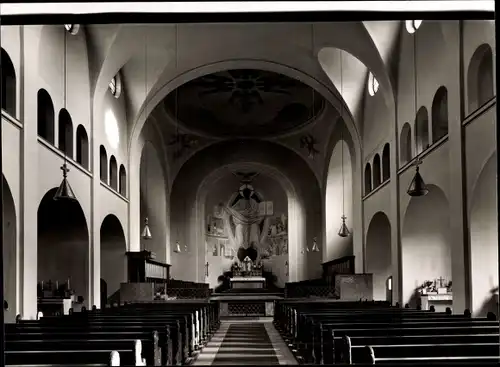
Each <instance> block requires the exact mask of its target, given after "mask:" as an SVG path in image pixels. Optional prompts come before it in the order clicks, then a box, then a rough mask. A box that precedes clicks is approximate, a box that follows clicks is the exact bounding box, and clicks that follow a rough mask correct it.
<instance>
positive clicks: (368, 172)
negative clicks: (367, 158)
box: [365, 163, 372, 195]
mask: <svg viewBox="0 0 500 367" xmlns="http://www.w3.org/2000/svg"><path fill="white" fill-rule="evenodd" d="M370 192H372V166H370V163H367V164H366V167H365V195H368V194H369V193H370Z"/></svg>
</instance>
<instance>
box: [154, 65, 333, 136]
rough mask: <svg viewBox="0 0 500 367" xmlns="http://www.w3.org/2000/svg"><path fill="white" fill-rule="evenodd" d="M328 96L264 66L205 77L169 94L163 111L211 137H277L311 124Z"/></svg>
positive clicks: (188, 126) (180, 122) (193, 129)
mask: <svg viewBox="0 0 500 367" xmlns="http://www.w3.org/2000/svg"><path fill="white" fill-rule="evenodd" d="M325 103H326V102H325V100H324V98H323V97H322V96H321V95H320V94H319V93H317V92H314V90H313V89H312V88H310V87H309V86H307V85H305V84H304V83H302V82H300V81H298V80H296V79H292V78H290V77H287V76H284V75H281V74H278V73H274V72H270V71H263V70H251V69H237V70H227V71H222V72H218V73H214V74H209V75H205V76H202V77H199V78H197V79H194V80H192V81H190V82H188V83H186V84H184V85H182V86H181V87H179V88H177V89H176V90H174V91H173V92H172V93H170V94H169V95H168V96H167V97H166V98H165V100H164V103H163V106H164V108H165V111H166V112H167V113H168V114H169V115H170V116H171V117H172V119H173V121H177V122H178V123H179V124H180V125H181V126H184V127H185V128H187V129H189V130H190V131H192V132H198V133H201V134H206V135H209V136H212V137H220V138H229V137H247V138H258V137H277V136H280V135H284V134H287V133H291V132H293V131H296V130H298V129H299V128H301V127H304V126H305V125H307V124H309V123H311V122H313V121H314V120H315V118H316V117H317V116H319V115H320V114H321V112H322V110H323V108H324V106H325Z"/></svg>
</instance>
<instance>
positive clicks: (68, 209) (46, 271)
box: [37, 188, 89, 307]
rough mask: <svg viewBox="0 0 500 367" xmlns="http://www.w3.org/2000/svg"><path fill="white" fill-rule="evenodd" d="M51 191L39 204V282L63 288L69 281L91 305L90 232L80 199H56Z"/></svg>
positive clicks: (73, 288)
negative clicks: (89, 299) (89, 298)
mask: <svg viewBox="0 0 500 367" xmlns="http://www.w3.org/2000/svg"><path fill="white" fill-rule="evenodd" d="M56 191H57V188H53V189H51V190H49V191H48V192H47V193H46V194H45V196H44V197H43V199H42V201H41V202H40V205H39V207H38V256H37V258H38V282H39V285H41V282H44V287H47V285H48V284H49V283H48V282H49V281H50V284H51V285H52V288H53V289H54V288H55V286H56V284H57V285H59V287H62V286H63V285H64V284H66V283H67V281H68V279H69V281H70V289H72V290H74V293H75V298H77V297H78V296H82V297H83V298H84V303H85V305H86V306H87V307H88V306H89V304H88V295H89V284H88V283H89V261H88V259H89V233H88V227H87V222H86V220H85V214H84V213H83V210H82V208H81V206H80V204H79V203H78V201H68V200H54V195H55V193H56Z"/></svg>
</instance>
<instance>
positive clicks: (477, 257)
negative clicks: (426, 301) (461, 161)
mask: <svg viewBox="0 0 500 367" xmlns="http://www.w3.org/2000/svg"><path fill="white" fill-rule="evenodd" d="M495 107H496V105H493V106H492V107H491V108H489V109H488V110H487V111H486V112H484V113H483V114H482V115H480V116H479V117H478V118H477V119H476V120H474V121H472V122H471V123H469V124H468V125H466V126H465V149H466V154H467V159H466V173H467V176H466V180H467V199H468V205H467V214H468V225H469V230H470V238H469V241H470V243H469V253H470V269H471V279H470V285H471V293H472V294H471V296H472V309H471V310H472V312H473V313H474V314H476V315H485V314H486V313H487V312H488V311H492V312H496V303H495V301H494V300H493V301H492V296H493V294H494V293H495V291H494V289H495V288H498V218H497V217H498V214H497V205H496V204H497V200H496V196H497V177H496V176H497V172H496V171H497V164H496V162H497V160H496V140H495V138H496V134H497V132H496V108H495ZM479 141H480V142H481V144H479V145H478V144H477V142H479ZM492 291H493V292H492Z"/></svg>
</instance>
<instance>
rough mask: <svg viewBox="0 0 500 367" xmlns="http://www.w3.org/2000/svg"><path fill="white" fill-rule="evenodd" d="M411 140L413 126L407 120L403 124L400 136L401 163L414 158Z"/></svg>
mask: <svg viewBox="0 0 500 367" xmlns="http://www.w3.org/2000/svg"><path fill="white" fill-rule="evenodd" d="M411 142H412V140H411V126H410V124H409V123H408V122H407V123H405V124H404V125H403V128H402V129H401V136H400V137H399V155H400V157H399V158H400V161H401V165H404V164H406V163H408V162H409V161H411V159H412V158H413V156H412V153H411V152H412V150H411Z"/></svg>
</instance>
